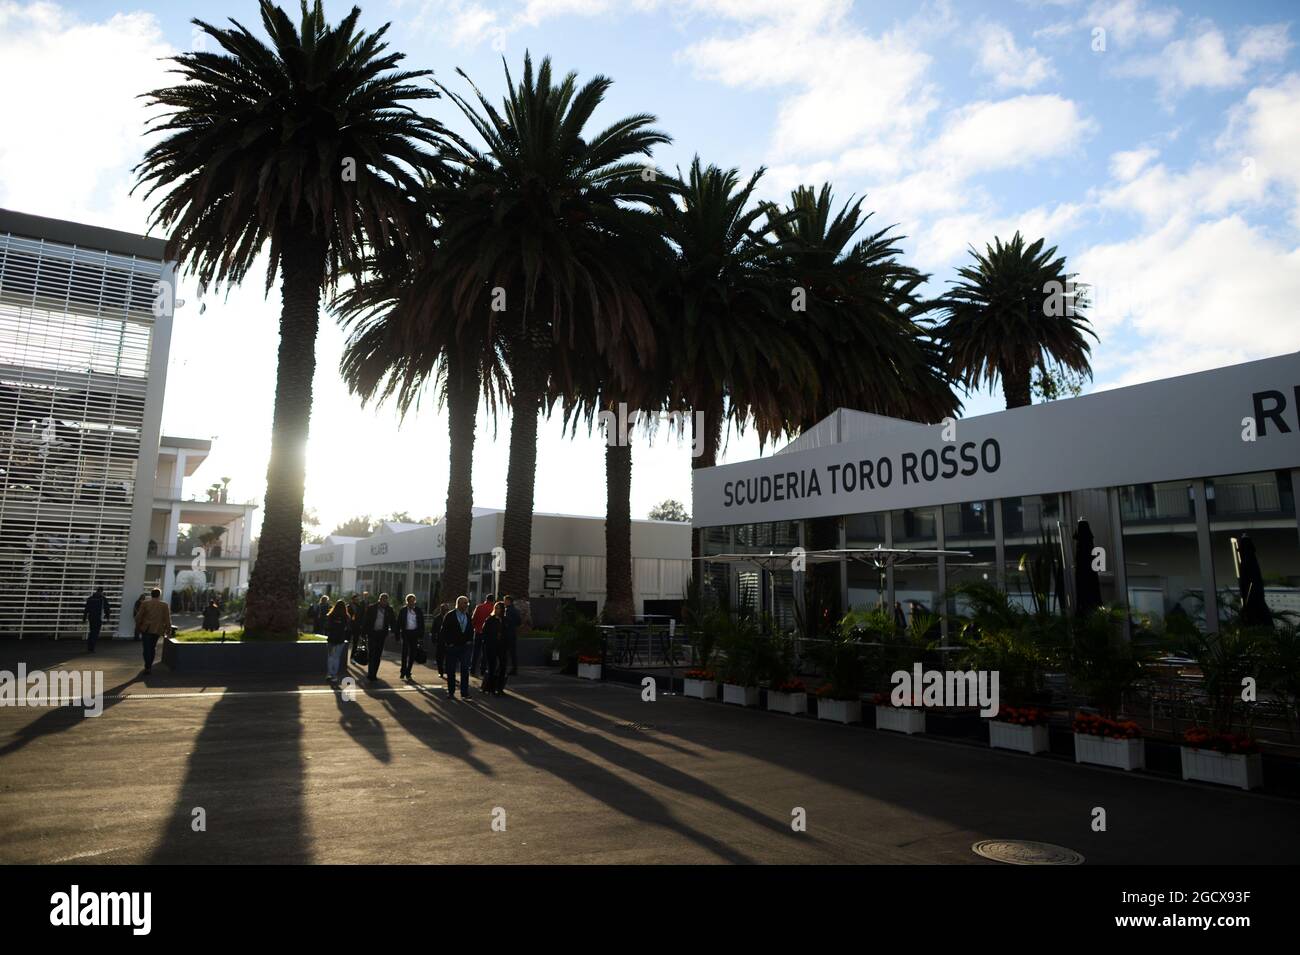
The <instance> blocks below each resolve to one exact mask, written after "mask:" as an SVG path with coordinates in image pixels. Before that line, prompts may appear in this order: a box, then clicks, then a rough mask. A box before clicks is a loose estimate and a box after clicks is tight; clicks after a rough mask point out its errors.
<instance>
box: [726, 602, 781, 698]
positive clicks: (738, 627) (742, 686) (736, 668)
mask: <svg viewBox="0 0 1300 955" xmlns="http://www.w3.org/2000/svg"><path fill="white" fill-rule="evenodd" d="M768 646H769V645H768V642H767V640H765V639H764V638H763V636H762V635H761V634H760V633H759V632H758V630H757V628H756V627H755V626H754V624H753V623H752V622H751V621H749V620H738V621H735V622H734V623H733V622H732V621H730V620H728V621H727V625H726V626H725V627H724V628H723V629H722V631H721V633H720V634H719V636H718V649H719V650H720V651H721V663H720V665H719V669H720V670H721V671H722V702H723V703H734V704H736V705H738V706H758V678H759V675H760V673H762V671H763V670H764V669H765V663H764V658H765V656H766V655H767V652H768Z"/></svg>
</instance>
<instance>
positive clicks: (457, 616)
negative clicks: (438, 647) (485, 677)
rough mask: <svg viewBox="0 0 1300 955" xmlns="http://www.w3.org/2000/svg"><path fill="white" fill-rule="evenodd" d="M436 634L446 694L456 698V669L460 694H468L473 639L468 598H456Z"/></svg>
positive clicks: (472, 624)
mask: <svg viewBox="0 0 1300 955" xmlns="http://www.w3.org/2000/svg"><path fill="white" fill-rule="evenodd" d="M438 636H439V639H441V640H442V644H443V647H444V651H443V652H444V654H445V657H444V660H443V665H444V666H445V667H446V669H447V695H448V696H450V697H451V698H452V699H453V700H454V699H455V698H456V671H457V670H459V671H460V695H461V697H463V698H467V697H468V696H469V660H470V652H471V645H472V643H473V641H474V621H473V618H472V617H470V613H469V598H468V597H465V596H463V595H462V596H460V597H457V598H456V609H455V610H452V611H449V612H448V613H447V616H445V617H443V618H442V623H441V624H440V625H439V627H438Z"/></svg>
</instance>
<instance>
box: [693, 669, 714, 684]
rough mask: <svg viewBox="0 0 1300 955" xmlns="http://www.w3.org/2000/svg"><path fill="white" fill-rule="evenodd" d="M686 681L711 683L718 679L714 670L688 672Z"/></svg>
mask: <svg viewBox="0 0 1300 955" xmlns="http://www.w3.org/2000/svg"><path fill="white" fill-rule="evenodd" d="M686 679H688V680H707V681H709V682H710V683H711V682H713V681H714V680H715V679H717V678H716V677H715V676H714V675H713V671H712V670H687V671H686Z"/></svg>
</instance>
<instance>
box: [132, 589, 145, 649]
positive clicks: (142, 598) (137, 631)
mask: <svg viewBox="0 0 1300 955" xmlns="http://www.w3.org/2000/svg"><path fill="white" fill-rule="evenodd" d="M148 599H149V592H148V591H145V592H144V593H142V594H140V596H139V597H136V598H135V606H133V607H132V608H131V619H132V620H135V615H136V614H138V613H139V612H140V605H141V604H142V603H144V602H145V601H146V600H148ZM135 638H136V639H137V640H139V639H140V628H139V627H136V628H135Z"/></svg>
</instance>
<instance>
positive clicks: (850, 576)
mask: <svg viewBox="0 0 1300 955" xmlns="http://www.w3.org/2000/svg"><path fill="white" fill-rule="evenodd" d="M1298 484H1300V355H1296V354H1289V355H1282V356H1279V357H1276V358H1269V359H1264V360H1261V361H1254V362H1249V363H1246V364H1241V365H1233V366H1230V367H1225V368H1218V369H1214V370H1212V371H1206V372H1202V373H1198V374H1192V375H1184V376H1181V377H1176V378H1169V379H1165V380H1160V381H1153V382H1149V383H1146V384H1140V385H1133V386H1130V387H1124V388H1116V389H1113V390H1109V391H1101V392H1097V393H1094V394H1089V395H1085V396H1083V397H1079V398H1071V399H1066V400H1060V401H1053V402H1048V403H1044V404H1038V405H1032V406H1029V407H1025V408H1015V409H1010V410H1007V411H1000V412H997V413H994V414H987V415H981V416H978V417H972V418H965V419H960V420H956V421H948V422H946V423H943V424H937V425H922V424H918V423H916V422H912V421H904V420H899V419H895V418H886V417H882V416H879V415H873V414H864V413H862V412H857V411H850V410H840V411H838V412H836V413H835V414H834V415H832V416H830V417H829V418H827V419H826V420H824V421H822V422H821V423H819V424H818V425H817V426H816V427H815V428H813V429H811V430H809V431H808V432H805V433H804V434H803V435H801V436H800V437H799V438H798V439H797V440H795V441H794V442H792V443H791V444H790V445H788V446H787V447H785V448H783V449H782V450H781V451H779V452H777V453H776V454H774V455H771V456H768V457H764V458H760V459H757V460H753V461H745V462H741V463H736V464H728V465H723V466H720V467H715V468H709V469H704V470H698V471H696V472H695V475H694V498H693V512H694V514H693V523H694V527H695V528H696V532H697V533H699V534H700V535H701V537H702V547H703V550H702V553H703V554H705V555H706V556H707V555H723V554H728V555H735V554H768V553H778V554H779V553H787V552H792V551H793V548H795V547H796V546H798V547H802V548H804V550H805V551H813V550H822V551H829V550H837V549H838V550H865V549H868V548H874V547H883V548H897V549H916V550H948V551H954V550H955V551H964V552H968V553H969V555H970V556H948V557H934V558H931V559H928V560H926V559H920V560H915V561H910V562H906V563H900V564H898V565H897V566H894V567H892V568H890V569H888V570H886V571H885V572H884V573H883V575H882V573H881V572H879V571H878V570H877V569H876V567H875V566H873V565H872V564H871V563H870V562H869V561H862V562H860V561H859V560H857V559H855V555H842V556H839V557H833V558H832V561H831V563H830V565H829V567H827V568H826V572H825V573H824V574H823V573H822V568H818V570H817V571H816V573H818V574H819V575H820V576H821V578H822V580H823V581H824V582H825V583H827V586H826V587H824V588H823V590H824V592H823V593H821V594H820V595H819V598H820V602H821V603H823V604H825V605H826V606H828V607H829V608H831V609H832V610H833V612H836V613H838V612H840V611H842V610H843V609H845V608H848V607H854V608H866V607H870V606H875V605H876V604H877V603H878V602H880V601H884V602H885V605H886V606H889V607H894V606H896V605H897V606H899V607H901V608H902V609H903V611H904V613H905V614H906V613H907V612H908V609H907V608H909V607H911V608H913V609H914V610H916V609H923V610H926V611H930V612H934V613H939V614H941V615H943V617H944V626H945V629H946V628H947V624H948V621H949V620H950V619H951V618H952V617H953V615H955V614H958V613H960V612H961V611H962V610H963V609H964V607H963V606H962V602H961V601H960V600H958V599H956V598H954V597H952V596H951V588H952V587H953V586H954V585H955V584H957V583H960V582H962V581H966V580H987V581H989V582H990V583H995V584H996V585H997V586H998V587H1000V588H1002V589H1003V590H1004V591H1006V592H1007V593H1009V594H1010V595H1012V597H1013V599H1015V600H1017V601H1018V602H1020V603H1021V604H1023V605H1026V606H1028V605H1029V604H1030V602H1031V600H1032V593H1031V590H1032V588H1031V587H1030V586H1029V583H1028V581H1027V573H1026V572H1025V570H1024V569H1023V568H1022V563H1021V558H1022V556H1026V555H1029V556H1031V557H1032V555H1034V554H1035V553H1037V552H1039V550H1040V548H1041V547H1042V546H1044V545H1045V543H1046V541H1047V539H1048V535H1050V536H1051V538H1052V539H1053V540H1054V542H1055V544H1054V546H1055V547H1056V548H1057V554H1058V555H1059V556H1060V558H1061V559H1062V560H1063V562H1064V564H1065V568H1066V573H1065V574H1064V580H1065V587H1064V591H1065V592H1064V594H1063V595H1062V597H1063V600H1064V602H1065V603H1066V604H1067V606H1068V605H1069V604H1070V602H1071V600H1072V596H1071V594H1070V589H1071V582H1072V580H1073V560H1074V549H1073V540H1072V537H1073V532H1074V529H1075V527H1076V524H1077V521H1078V520H1079V519H1080V518H1086V519H1087V521H1088V524H1089V526H1090V527H1091V529H1092V532H1093V534H1094V537H1095V547H1096V549H1095V550H1094V551H1092V553H1093V555H1094V556H1093V560H1094V566H1095V567H1097V568H1098V569H1099V572H1100V577H1101V583H1102V595H1103V599H1105V600H1106V601H1108V602H1109V601H1113V602H1119V603H1125V604H1127V606H1128V607H1129V608H1131V610H1132V611H1133V612H1135V613H1143V614H1149V615H1151V616H1152V617H1154V618H1162V617H1164V616H1166V615H1168V614H1169V613H1171V612H1177V613H1186V614H1188V615H1189V616H1190V617H1191V618H1193V619H1194V620H1196V621H1198V622H1199V624H1200V625H1201V626H1203V627H1209V628H1217V626H1218V622H1219V620H1220V619H1221V617H1222V615H1223V614H1224V613H1225V611H1226V607H1227V604H1228V600H1229V598H1230V595H1231V594H1233V593H1235V592H1236V591H1237V587H1238V584H1237V575H1236V570H1235V565H1234V549H1233V544H1232V541H1233V538H1235V537H1238V536H1239V535H1240V534H1242V533H1246V534H1248V535H1249V536H1250V537H1251V538H1252V539H1253V540H1254V543H1255V547H1256V550H1257V552H1258V556H1259V562H1260V565H1261V567H1262V570H1263V575H1264V581H1265V597H1266V600H1267V602H1268V604H1269V606H1270V607H1271V608H1273V609H1274V610H1279V611H1300V525H1297V511H1296V499H1295V491H1296V488H1297V485H1298ZM1062 540H1063V541H1064V546H1061V544H1062ZM856 556H863V555H856ZM762 563H763V564H768V565H769V567H772V564H771V562H768V561H764V562H762ZM810 573H813V571H810ZM704 578H705V580H706V581H707V582H708V585H709V586H710V587H712V588H713V589H714V590H715V591H722V590H725V591H726V592H727V593H728V594H729V596H730V598H731V600H732V603H733V606H743V607H748V608H750V609H752V610H754V611H770V612H773V613H774V615H775V617H776V618H777V619H778V620H779V621H781V622H782V624H783V625H785V626H791V625H792V624H793V622H794V621H795V619H796V609H797V607H796V605H797V604H798V603H799V602H801V601H802V600H803V599H804V594H805V593H806V591H807V588H805V587H803V586H796V584H795V574H794V570H793V568H792V567H791V568H785V567H783V566H781V565H780V564H779V562H778V563H777V564H776V565H775V566H774V567H772V569H768V568H767V567H764V566H761V565H760V563H759V562H755V563H754V564H752V565H750V564H747V563H744V562H741V563H734V562H730V561H728V562H725V563H724V562H718V563H707V564H706V572H705V575H704ZM796 598H798V599H796Z"/></svg>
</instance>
